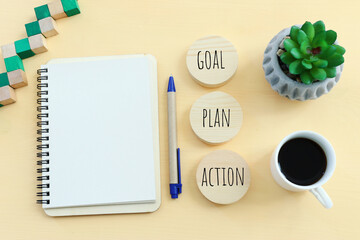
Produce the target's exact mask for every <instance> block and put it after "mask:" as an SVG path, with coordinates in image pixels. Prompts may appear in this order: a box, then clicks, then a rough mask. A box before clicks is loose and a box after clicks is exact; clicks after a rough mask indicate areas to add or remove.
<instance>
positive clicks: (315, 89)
mask: <svg viewBox="0 0 360 240" xmlns="http://www.w3.org/2000/svg"><path fill="white" fill-rule="evenodd" d="M290 29H291V28H286V29H284V30H282V31H281V32H279V33H278V34H277V35H276V36H275V37H274V38H273V39H272V40H271V41H270V43H269V44H268V46H267V48H266V49H265V53H264V61H263V69H264V72H265V78H266V80H267V81H268V82H269V83H270V85H271V88H272V89H274V90H275V91H277V92H278V93H279V94H280V95H281V96H284V97H287V98H289V99H291V100H299V101H304V100H308V99H316V98H318V97H320V96H322V95H324V94H325V93H328V92H329V91H330V90H331V89H332V88H333V87H334V86H335V84H336V83H337V82H338V81H339V79H340V76H341V72H342V70H343V67H344V64H342V65H340V66H338V67H336V76H335V77H334V78H327V79H325V80H324V81H317V82H314V83H312V84H310V85H306V84H304V83H299V82H297V81H294V80H293V79H291V78H289V77H288V76H286V74H285V73H284V72H283V71H282V69H281V67H280V64H279V60H278V56H277V54H276V52H277V51H278V49H279V45H280V43H281V41H282V40H283V39H284V37H285V36H287V35H289V34H290ZM335 43H336V44H337V42H335Z"/></svg>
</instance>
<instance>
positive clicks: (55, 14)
mask: <svg viewBox="0 0 360 240" xmlns="http://www.w3.org/2000/svg"><path fill="white" fill-rule="evenodd" d="M48 8H49V11H50V15H51V17H52V18H53V19H55V20H57V19H60V18H65V17H67V15H66V13H65V11H64V8H63V5H62V3H61V0H55V1H53V2H51V3H48Z"/></svg>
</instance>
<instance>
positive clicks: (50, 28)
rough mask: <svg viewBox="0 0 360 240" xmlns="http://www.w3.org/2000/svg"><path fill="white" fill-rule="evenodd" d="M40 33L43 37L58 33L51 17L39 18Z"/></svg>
mask: <svg viewBox="0 0 360 240" xmlns="http://www.w3.org/2000/svg"><path fill="white" fill-rule="evenodd" d="M39 24H40V29H41V33H42V34H43V35H44V37H46V38H48V37H52V36H55V35H57V34H59V32H58V30H57V26H56V23H55V21H54V19H53V18H52V17H48V18H44V19H41V20H39Z"/></svg>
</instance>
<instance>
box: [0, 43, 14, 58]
mask: <svg viewBox="0 0 360 240" xmlns="http://www.w3.org/2000/svg"><path fill="white" fill-rule="evenodd" d="M1 52H2V56H3V58H8V57H13V56H15V55H16V49H15V44H14V43H10V44H7V45H4V46H1Z"/></svg>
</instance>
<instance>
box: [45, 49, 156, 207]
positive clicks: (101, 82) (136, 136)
mask: <svg viewBox="0 0 360 240" xmlns="http://www.w3.org/2000/svg"><path fill="white" fill-rule="evenodd" d="M151 60H152V59H151V58H149V57H147V56H144V55H139V56H137V57H129V58H118V59H116V58H114V59H113V58H111V59H108V60H95V61H86V62H71V63H57V64H48V65H46V66H45V67H47V68H48V73H47V74H48V77H49V80H48V85H49V86H48V92H49V94H48V106H49V111H48V112H49V129H50V130H49V131H50V132H49V145H50V148H49V153H50V156H49V159H50V164H49V176H50V180H49V184H50V188H49V189H48V190H49V192H50V196H49V200H50V204H48V205H46V204H44V205H43V207H44V208H58V207H72V206H74V207H75V206H87V205H109V204H121V203H124V204H125V203H126V204H128V203H139V202H153V201H155V200H156V193H155V176H154V150H153V131H152V126H153V125H152V113H151V109H152V106H151V93H150V91H151V87H150V86H151V84H150V81H157V79H156V77H155V79H154V77H153V75H152V72H153V71H151V66H153V64H151V62H150V61H151ZM45 75H46V74H45Z"/></svg>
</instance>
